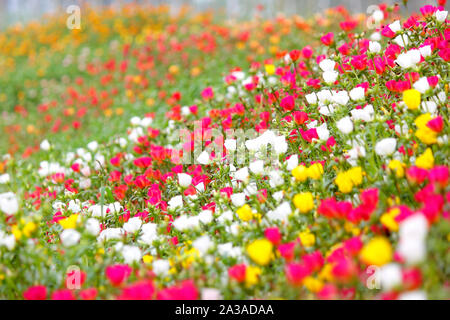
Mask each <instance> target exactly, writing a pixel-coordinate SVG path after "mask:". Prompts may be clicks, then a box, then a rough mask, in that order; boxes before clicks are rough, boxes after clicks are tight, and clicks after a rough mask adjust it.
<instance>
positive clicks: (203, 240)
mask: <svg viewBox="0 0 450 320" xmlns="http://www.w3.org/2000/svg"><path fill="white" fill-rule="evenodd" d="M192 246H193V247H194V248H195V249H197V250H198V251H199V252H200V254H201V255H204V254H206V253H207V252H208V250H209V249H210V248H212V247H213V246H214V242H213V241H212V240H211V238H210V237H209V236H208V235H204V236H201V237H199V238H197V239H195V240H194V241H193V242H192Z"/></svg>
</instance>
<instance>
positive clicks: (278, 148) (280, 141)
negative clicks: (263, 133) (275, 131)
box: [272, 136, 288, 155]
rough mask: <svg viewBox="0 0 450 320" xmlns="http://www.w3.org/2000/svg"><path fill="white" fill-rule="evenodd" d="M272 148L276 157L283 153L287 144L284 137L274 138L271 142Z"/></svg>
mask: <svg viewBox="0 0 450 320" xmlns="http://www.w3.org/2000/svg"><path fill="white" fill-rule="evenodd" d="M272 146H273V147H274V150H275V153H276V154H277V155H279V154H283V153H285V152H286V151H287V149H288V144H287V142H286V138H285V137H284V136H278V137H276V138H275V139H274V140H273V142H272Z"/></svg>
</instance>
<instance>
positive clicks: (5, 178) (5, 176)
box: [0, 173, 11, 184]
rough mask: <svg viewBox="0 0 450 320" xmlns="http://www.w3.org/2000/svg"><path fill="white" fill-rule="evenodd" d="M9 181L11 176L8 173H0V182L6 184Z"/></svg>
mask: <svg viewBox="0 0 450 320" xmlns="http://www.w3.org/2000/svg"><path fill="white" fill-rule="evenodd" d="M9 181H11V178H10V176H9V174H8V173H4V174H1V175H0V184H6V183H8V182H9Z"/></svg>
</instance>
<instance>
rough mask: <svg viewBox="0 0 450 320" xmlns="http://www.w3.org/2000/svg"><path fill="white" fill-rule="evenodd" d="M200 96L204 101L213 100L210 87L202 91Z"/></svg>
mask: <svg viewBox="0 0 450 320" xmlns="http://www.w3.org/2000/svg"><path fill="white" fill-rule="evenodd" d="M201 95H202V98H203V99H204V100H211V99H212V98H214V91H213V89H212V88H211V87H207V88H205V89H203V91H202V93H201Z"/></svg>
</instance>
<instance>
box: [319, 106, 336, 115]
mask: <svg viewBox="0 0 450 320" xmlns="http://www.w3.org/2000/svg"><path fill="white" fill-rule="evenodd" d="M333 112H334V107H333V105H332V104H329V105H327V106H321V107H320V108H319V113H320V114H323V115H324V116H329V115H330V114H333Z"/></svg>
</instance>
